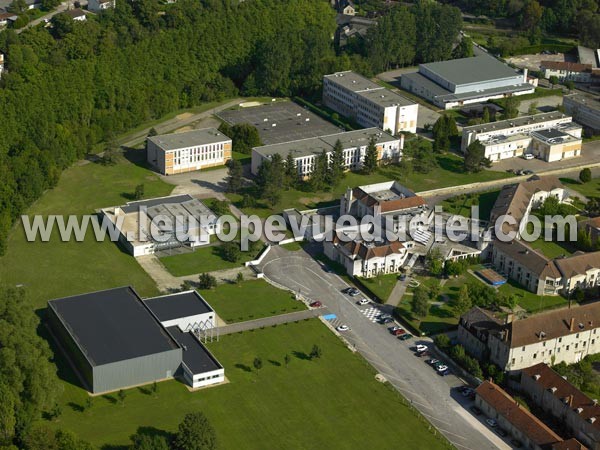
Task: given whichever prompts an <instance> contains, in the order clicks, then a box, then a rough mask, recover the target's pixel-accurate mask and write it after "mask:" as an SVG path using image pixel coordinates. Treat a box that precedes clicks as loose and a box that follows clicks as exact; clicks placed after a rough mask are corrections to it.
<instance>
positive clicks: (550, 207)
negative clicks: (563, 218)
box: [539, 195, 560, 216]
mask: <svg viewBox="0 0 600 450" xmlns="http://www.w3.org/2000/svg"><path fill="white" fill-rule="evenodd" d="M559 208H560V201H559V200H558V199H557V198H556V197H554V196H553V195H550V196H549V197H546V199H545V200H544V202H543V203H542V206H540V209H539V211H540V214H541V215H543V216H555V215H557V214H558V212H559Z"/></svg>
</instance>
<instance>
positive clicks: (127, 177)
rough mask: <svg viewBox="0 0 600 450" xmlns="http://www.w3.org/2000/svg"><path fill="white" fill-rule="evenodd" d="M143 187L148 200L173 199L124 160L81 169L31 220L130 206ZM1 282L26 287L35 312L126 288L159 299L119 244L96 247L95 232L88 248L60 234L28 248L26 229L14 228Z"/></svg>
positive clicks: (67, 176) (32, 211) (1, 261)
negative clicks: (52, 303) (54, 302)
mask: <svg viewBox="0 0 600 450" xmlns="http://www.w3.org/2000/svg"><path fill="white" fill-rule="evenodd" d="M141 183H143V184H144V190H145V197H146V198H150V197H158V196H164V195H168V194H169V193H170V192H171V190H172V188H173V187H172V186H170V185H168V184H166V183H163V182H162V181H161V180H160V179H159V178H158V177H157V176H156V175H155V174H154V173H153V172H151V171H150V170H148V169H146V168H144V167H142V166H140V165H136V164H133V163H131V162H130V161H128V160H126V159H125V158H123V157H119V158H118V163H117V164H116V165H114V166H102V165H100V164H94V163H89V164H85V165H76V166H73V167H71V168H70V169H67V170H66V171H65V172H64V173H63V174H62V176H61V179H60V181H59V183H58V186H57V187H56V188H54V189H52V190H50V191H48V192H46V193H45V194H44V195H43V196H42V198H40V199H39V200H38V201H37V202H36V203H35V204H34V205H33V206H32V207H31V208H29V210H28V211H27V215H29V216H30V217H32V216H34V215H37V214H40V215H43V216H47V215H48V214H59V215H68V214H76V215H82V214H93V213H94V210H95V209H97V208H101V207H107V206H115V205H120V204H123V203H125V202H127V201H129V199H130V198H131V194H132V193H133V192H134V190H135V187H136V185H138V184H141ZM0 280H1V281H2V283H4V284H6V285H9V286H11V285H12V286H14V285H16V284H23V285H25V286H26V288H27V289H28V291H29V297H30V298H31V299H32V301H33V303H34V304H33V306H34V307H35V308H40V307H45V305H46V302H47V301H48V300H50V299H52V298H56V297H62V296H67V295H74V294H78V293H83V292H90V291H94V290H101V289H108V288H111V287H116V286H124V285H132V286H133V287H134V288H135V289H136V290H137V291H138V293H140V294H141V295H143V296H149V295H153V294H156V293H157V290H156V285H155V284H154V281H153V280H152V279H151V278H150V277H149V276H148V275H147V274H146V272H144V270H143V269H142V268H141V267H140V266H139V265H138V263H137V262H136V261H135V259H134V258H133V257H132V256H130V255H129V254H127V253H125V252H124V251H122V250H121V249H120V247H119V246H118V245H117V244H116V243H113V242H110V241H109V240H108V239H107V240H106V241H105V242H96V241H95V239H94V236H93V233H92V232H91V231H90V232H88V234H87V236H86V239H85V241H84V242H61V241H60V239H59V235H58V233H57V232H55V233H54V234H53V235H52V238H51V240H50V242H39V241H37V242H27V240H26V238H25V233H24V231H23V227H22V225H21V224H17V225H16V226H15V228H14V230H13V231H12V233H11V235H10V237H9V241H8V251H7V252H6V254H5V255H4V256H3V257H1V258H0Z"/></svg>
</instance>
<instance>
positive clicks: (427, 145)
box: [400, 136, 438, 173]
mask: <svg viewBox="0 0 600 450" xmlns="http://www.w3.org/2000/svg"><path fill="white" fill-rule="evenodd" d="M402 161H404V162H402ZM402 161H401V164H400V165H404V166H406V165H409V166H410V167H411V168H412V170H414V171H415V172H417V173H429V172H431V171H432V170H433V169H434V168H435V167H437V165H438V162H437V158H436V156H435V154H434V153H433V146H432V145H431V142H429V141H428V140H427V139H424V138H422V137H420V136H419V137H417V138H416V139H410V140H408V141H406V142H405V144H404V150H403V155H402ZM407 173H409V172H407Z"/></svg>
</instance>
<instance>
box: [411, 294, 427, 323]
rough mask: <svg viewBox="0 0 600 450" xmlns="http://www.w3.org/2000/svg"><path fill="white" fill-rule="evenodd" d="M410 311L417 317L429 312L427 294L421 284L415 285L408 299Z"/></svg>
mask: <svg viewBox="0 0 600 450" xmlns="http://www.w3.org/2000/svg"><path fill="white" fill-rule="evenodd" d="M410 310H411V312H412V313H413V314H414V315H415V316H416V317H418V318H419V319H421V318H423V317H425V316H427V314H428V313H429V295H428V294H427V290H426V289H425V288H424V287H423V286H417V287H416V288H415V290H414V292H413V296H412V299H411V301H410Z"/></svg>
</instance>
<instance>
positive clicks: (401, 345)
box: [258, 246, 510, 450]
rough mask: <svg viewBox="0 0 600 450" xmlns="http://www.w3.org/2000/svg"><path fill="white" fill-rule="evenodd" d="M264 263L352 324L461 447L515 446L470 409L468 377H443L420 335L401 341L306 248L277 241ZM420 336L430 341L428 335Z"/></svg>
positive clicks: (354, 334)
mask: <svg viewBox="0 0 600 450" xmlns="http://www.w3.org/2000/svg"><path fill="white" fill-rule="evenodd" d="M258 268H259V269H260V270H261V271H262V272H263V273H264V274H265V277H266V278H268V279H269V280H271V281H274V282H275V283H277V284H280V285H283V286H286V287H287V288H289V289H292V290H293V291H295V292H296V293H299V294H301V295H303V296H304V297H307V298H309V299H310V300H320V301H321V302H322V303H323V305H324V306H326V307H327V309H328V310H329V311H328V312H329V313H332V314H335V315H336V316H337V318H336V319H335V321H334V323H333V325H338V324H342V323H344V324H347V325H348V326H350V328H351V331H349V332H347V333H344V337H345V338H346V339H347V340H348V341H349V342H350V343H351V344H352V345H353V346H354V347H355V348H356V349H357V350H358V351H359V352H360V353H361V354H362V356H363V357H364V358H365V359H366V360H367V361H369V363H370V364H371V365H372V366H373V367H375V369H376V370H377V371H378V372H379V373H381V374H383V375H384V376H385V377H386V379H387V380H388V381H389V382H390V383H391V384H392V385H393V386H394V387H395V388H396V389H397V390H398V391H400V392H401V393H402V394H403V395H404V396H405V397H406V398H407V399H408V400H409V401H410V402H411V403H412V404H413V406H415V407H416V408H417V409H419V411H420V412H421V413H422V414H423V415H424V416H425V417H426V418H427V419H428V420H429V421H430V422H431V423H432V424H433V425H435V427H436V428H437V429H438V430H440V431H441V432H442V433H443V434H444V435H445V436H446V437H447V438H448V439H449V440H450V441H451V442H452V443H453V444H454V445H455V446H456V447H457V448H459V449H461V448H463V449H472V450H483V449H496V448H501V449H508V448H510V446H509V445H508V444H506V443H505V442H504V441H502V439H501V438H500V437H498V436H497V435H496V434H495V433H493V432H492V431H490V430H489V429H488V428H487V427H486V426H485V425H484V424H483V423H482V422H481V420H480V419H479V418H477V417H475V416H473V415H472V414H471V413H470V412H469V410H468V407H469V406H470V405H469V403H468V402H467V401H465V399H464V398H463V397H462V396H460V395H457V392H456V389H453V388H456V387H458V386H460V385H462V384H464V383H463V382H462V380H460V379H459V378H457V377H455V376H454V375H450V376H446V377H440V376H439V375H437V374H436V373H435V371H434V370H433V369H432V368H431V367H429V366H428V365H427V364H426V363H425V362H424V361H423V360H422V359H420V358H418V357H416V356H415V355H414V353H413V351H412V350H411V348H412V346H413V345H415V339H412V340H410V341H399V340H398V339H396V338H394V337H393V336H392V335H390V334H389V333H388V332H387V330H386V327H385V326H383V325H379V324H376V323H374V322H372V321H371V320H369V318H368V315H367V314H366V313H368V312H374V311H373V310H372V309H371V308H373V307H374V306H373V305H368V306H358V305H357V304H356V302H355V299H352V298H351V297H348V296H346V295H345V294H343V293H342V292H341V291H342V289H344V288H345V287H347V286H348V285H347V284H346V283H345V282H344V281H343V280H342V279H341V278H340V277H338V276H337V275H335V274H333V273H329V272H327V271H326V270H325V269H324V268H323V267H322V266H321V265H320V263H318V262H317V261H315V260H314V259H313V258H311V257H310V255H308V254H307V253H306V252H305V251H303V250H300V251H296V252H289V251H287V250H285V249H283V248H281V247H278V246H274V247H273V248H272V249H271V251H270V253H269V254H268V255H267V257H266V258H265V260H264V261H263V262H262V263H261V264H260V265H259V267H258ZM376 307H377V308H382V309H385V308H386V307H385V306H384V305H377V306H376ZM425 341H428V342H425ZM416 342H423V343H426V344H430V341H429V340H428V339H420V338H419V339H417V340H416Z"/></svg>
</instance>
